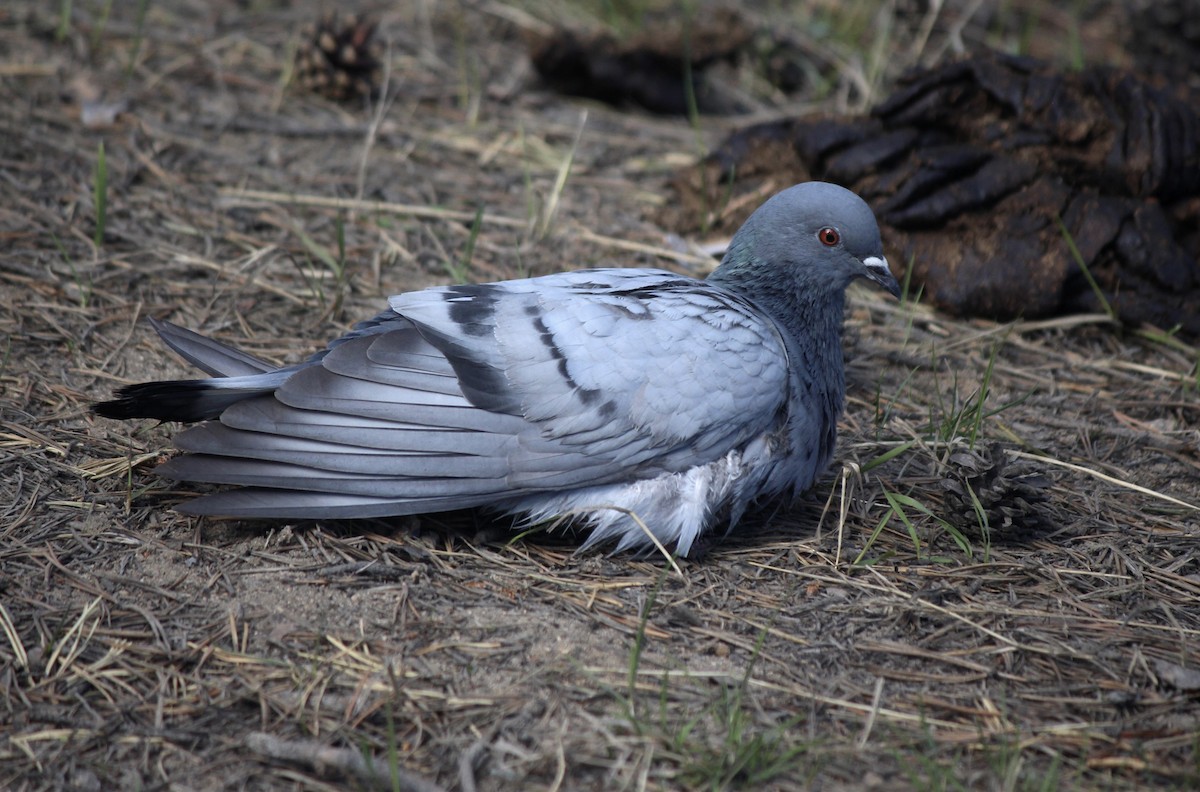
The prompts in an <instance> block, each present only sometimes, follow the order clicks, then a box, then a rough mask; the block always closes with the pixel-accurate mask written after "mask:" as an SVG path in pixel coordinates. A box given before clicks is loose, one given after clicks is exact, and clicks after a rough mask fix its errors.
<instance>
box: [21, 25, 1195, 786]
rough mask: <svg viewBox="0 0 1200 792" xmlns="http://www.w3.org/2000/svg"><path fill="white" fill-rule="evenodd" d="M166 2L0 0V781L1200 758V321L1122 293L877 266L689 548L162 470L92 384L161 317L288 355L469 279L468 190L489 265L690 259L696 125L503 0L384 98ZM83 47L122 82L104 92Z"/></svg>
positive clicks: (495, 779) (710, 126)
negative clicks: (1167, 314)
mask: <svg viewBox="0 0 1200 792" xmlns="http://www.w3.org/2000/svg"><path fill="white" fill-rule="evenodd" d="M125 5H128V8H125V7H124V6H125ZM136 5H137V4H116V6H122V7H121V8H117V7H114V10H113V15H112V17H111V18H110V19H109V20H108V21H107V22H106V23H104V24H103V25H101V24H100V21H99V19H98V15H99V12H100V9H101V8H102V6H103V4H101V3H84V2H76V3H75V6H76V17H75V21H74V24H73V25H72V26H71V27H70V29H69V30H68V32H67V36H66V38H65V40H64V41H63V42H62V43H58V42H56V41H55V39H54V30H55V24H56V19H55V17H54V16H53V15H51V14H50V11H49V9H48V8H46V7H44V6H45V4H38V3H32V2H30V3H24V2H18V3H16V4H15V5H14V4H10V6H11V7H10V8H7V9H6V10H4V11H0V53H2V54H0V62H2V63H3V65H4V68H3V70H2V71H0V108H2V109H0V196H2V198H0V239H3V240H4V242H3V246H4V249H5V253H4V255H3V256H2V257H0V284H2V286H0V338H2V339H3V340H2V341H0V387H2V392H0V691H2V692H3V703H2V704H0V787H3V788H6V789H57V788H73V789H82V790H93V789H95V790H99V789H109V788H143V789H163V788H174V789H218V788H220V789H224V788H240V789H284V788H287V789H313V790H317V789H333V788H345V787H346V786H349V787H350V788H381V789H395V788H398V789H436V788H459V789H464V790H467V789H474V788H480V789H554V790H558V789H564V790H565V789H614V788H627V789H641V788H651V789H691V788H724V787H738V786H741V787H744V788H749V789H759V788H772V789H776V788H777V789H806V788H810V787H812V786H816V785H818V784H819V785H821V786H822V787H824V788H850V789H857V788H864V789H865V788H876V787H878V788H888V789H894V788H914V789H929V788H937V789H944V788H951V789H954V788H962V789H967V788H969V789H1003V790H1012V789H1053V788H1060V787H1061V788H1069V789H1085V788H1087V789H1090V788H1110V789H1135V788H1138V789H1141V788H1148V787H1163V788H1169V787H1174V788H1179V789H1184V788H1194V787H1195V786H1196V785H1197V784H1198V783H1200V750H1198V749H1200V715H1198V714H1197V713H1198V712H1200V652H1198V650H1197V647H1198V646H1200V607H1198V606H1197V602H1198V601H1200V544H1198V543H1197V539H1200V512H1198V510H1197V508H1198V507H1197V504H1200V431H1198V430H1197V428H1196V427H1197V426H1198V425H1200V396H1198V394H1197V387H1198V382H1197V374H1196V365H1197V361H1198V359H1200V352H1198V350H1197V349H1196V348H1195V347H1194V346H1189V345H1188V344H1187V343H1185V342H1181V341H1179V340H1177V339H1173V338H1159V339H1155V338H1150V337H1147V336H1145V335H1139V334H1137V333H1133V332H1130V331H1128V330H1122V329H1120V328H1117V327H1114V326H1112V325H1111V324H1109V323H1107V321H1106V320H1104V319H1103V318H1097V317H1072V318H1068V319H1064V320H1061V321H1055V322H1044V323H1038V324H1032V323H1030V324H1015V325H1003V326H998V325H995V324H991V323H987V322H964V321H957V320H953V319H949V318H947V317H944V316H939V315H937V314H934V313H932V312H930V311H929V310H927V309H925V308H924V307H922V306H919V305H913V304H912V303H911V302H906V303H905V304H902V305H898V304H896V303H894V302H891V301H889V300H887V299H886V298H884V297H882V296H880V295H878V294H876V293H873V292H865V291H863V292H855V294H854V295H853V296H852V299H851V312H850V331H849V333H848V354H849V356H850V359H851V363H850V369H849V375H848V376H849V381H850V404H849V407H848V415H847V418H846V422H845V425H844V426H843V433H842V439H841V445H840V451H839V457H838V459H839V463H838V465H837V466H836V467H835V470H834V471H833V473H832V474H831V475H830V476H829V477H827V479H826V480H825V481H824V482H823V483H822V484H821V485H820V486H818V487H817V488H816V490H815V491H814V492H813V493H812V494H811V495H810V497H809V498H808V499H807V500H806V501H804V502H803V503H801V504H799V505H798V506H797V507H796V508H795V509H793V510H790V511H787V512H780V513H778V514H775V515H769V516H768V518H767V519H764V520H763V521H762V522H761V524H760V525H758V526H751V527H750V529H748V530H747V531H745V532H742V533H739V535H738V536H736V537H731V538H730V539H729V540H728V541H726V542H723V543H719V544H714V546H713V547H712V548H711V549H710V551H709V552H708V553H707V554H706V555H705V556H704V557H702V558H699V559H693V560H687V561H680V562H679V566H680V572H679V573H677V572H675V571H673V570H671V569H669V568H664V564H663V563H662V561H661V559H657V560H656V559H650V560H645V559H633V558H628V557H623V556H622V557H613V558H608V557H603V556H596V555H587V556H576V555H573V554H572V547H573V544H572V543H571V542H570V540H569V537H566V538H565V537H561V536H549V537H526V538H521V539H518V540H516V541H508V540H509V539H510V538H511V537H510V536H509V534H508V533H507V532H506V531H505V529H504V528H503V526H496V525H493V524H491V523H490V522H488V520H487V519H486V518H485V517H483V516H480V515H448V516H445V517H437V518H423V519H420V520H415V519H414V520H408V521H404V522H402V523H401V524H388V523H381V522H371V523H366V524H344V523H342V524H321V525H295V526H293V525H280V524H248V523H247V524H242V523H232V524H231V523H217V522H201V521H192V520H189V519H186V518H183V517H180V516H178V515H176V514H174V513H173V512H171V511H170V510H169V507H170V505H171V504H172V503H174V502H175V500H176V499H177V495H178V494H177V493H175V492H173V491H171V490H170V489H169V488H168V485H167V484H166V483H164V482H162V481H159V480H157V479H155V478H154V477H153V476H152V475H150V474H149V473H148V469H149V467H150V466H152V464H153V463H154V461H155V460H157V459H159V458H160V457H161V456H162V455H164V454H167V453H169V435H170V429H171V428H170V427H155V426H149V425H140V426H139V425H134V426H125V425H119V424H116V423H113V422H106V421H98V420H96V419H93V418H92V417H90V416H89V415H88V414H87V411H86V409H87V405H88V403H89V401H91V400H93V399H95V398H98V397H102V396H104V395H106V394H107V393H108V392H109V391H110V390H111V388H112V387H113V386H115V385H118V384H121V383H125V382H130V381H136V380H142V379H147V378H160V377H166V376H175V375H181V374H183V373H184V370H183V368H182V366H181V364H179V363H178V362H176V361H173V359H172V358H171V356H170V355H169V354H168V353H167V352H166V351H165V350H164V349H163V348H161V347H160V346H159V345H158V344H157V343H156V341H155V340H154V339H153V338H151V333H150V332H149V329H148V328H147V327H146V325H145V323H144V322H143V321H142V317H144V316H145V315H148V314H149V315H155V316H165V317H170V318H171V319H172V320H174V321H177V322H180V323H182V324H185V325H188V326H192V327H196V328H199V329H202V330H203V331H205V332H209V333H212V334H214V335H215V336H217V337H218V338H222V339H225V340H229V341H232V342H235V343H237V344H239V345H240V346H243V347H244V348H246V349H248V350H249V351H251V352H253V353H255V354H258V355H261V356H264V357H267V358H270V359H274V360H294V359H296V358H298V357H300V356H302V355H303V354H305V353H307V352H308V351H310V350H311V349H313V348H314V347H315V346H317V345H318V344H319V343H321V342H322V341H323V340H324V339H325V338H327V337H329V336H330V335H332V334H334V333H336V332H338V331H339V330H341V329H342V328H344V327H345V325H346V324H347V323H349V322H350V321H352V320H353V319H355V318H358V317H362V316H367V315H370V314H371V313H373V312H374V311H375V310H376V309H377V307H378V306H379V305H380V304H381V297H382V295H384V294H388V293H394V292H397V291H401V290H404V289H408V288H413V287H419V286H423V285H428V284H431V283H434V282H445V281H447V280H449V279H450V277H451V275H450V274H449V272H450V271H451V270H452V269H453V268H454V267H458V266H462V265H463V261H464V259H463V254H464V251H465V250H466V247H467V245H468V241H469V240H470V239H471V224H472V221H473V220H474V218H475V216H476V211H477V209H478V208H479V207H483V209H484V213H483V216H482V222H481V224H480V227H479V232H478V236H477V238H476V239H475V240H474V243H475V247H474V252H473V254H472V255H471V256H470V261H469V272H467V273H466V275H467V276H468V277H470V278H471V279H474V280H488V279H494V278H499V277H509V276H513V275H515V274H518V273H522V274H538V273H544V272H549V271H554V270H558V269H561V268H564V267H583V266H589V265H604V264H627V265H648V264H652V265H655V266H674V267H682V268H685V269H692V268H695V267H697V266H699V260H697V259H695V258H694V257H690V256H674V257H672V256H670V255H669V254H668V251H667V244H666V242H665V241H664V237H663V233H662V230H661V229H658V228H656V227H655V226H654V225H653V223H652V222H651V221H649V220H648V219H646V218H647V217H649V216H651V215H652V214H653V210H654V209H655V208H656V207H657V206H658V205H660V204H661V203H662V202H663V201H664V200H667V197H666V195H665V192H664V189H665V188H664V185H665V182H666V177H667V176H668V175H669V174H670V173H671V172H672V171H673V170H674V169H676V168H678V167H680V166H682V165H685V164H686V163H687V162H689V161H690V160H691V158H692V157H694V155H695V153H696V150H695V145H696V132H695V130H693V129H692V128H690V127H689V126H688V125H687V124H686V123H685V122H680V121H674V120H670V119H651V118H646V117H644V116H641V115H638V114H624V113H620V112H616V111H613V110H609V109H606V108H602V107H596V106H593V107H589V108H588V116H587V124H586V127H585V128H584V130H583V134H582V135H581V136H580V137H579V138H578V140H577V139H576V135H577V130H578V129H579V125H580V117H581V111H580V108H579V106H578V105H577V104H574V103H571V102H568V101H564V100H561V99H559V98H556V97H554V96H550V95H547V94H545V93H543V92H541V91H540V90H537V89H536V87H535V86H533V85H531V78H530V75H529V67H528V65H527V63H526V62H525V60H524V59H523V58H522V57H521V51H522V50H521V48H522V44H521V38H520V30H519V28H520V26H521V22H522V20H524V19H525V17H524V16H523V14H524V13H525V12H524V11H522V10H521V9H518V8H514V7H511V6H502V5H498V4H486V3H485V4H483V5H482V6H480V7H475V6H471V7H470V9H468V7H466V6H459V5H457V4H453V3H451V4H445V5H432V4H430V6H429V7H428V8H426V6H425V5H423V4H414V8H415V9H416V10H399V11H394V10H393V11H387V12H386V13H385V14H384V15H383V17H382V21H383V26H382V29H383V30H385V31H387V32H388V34H389V35H390V36H391V38H392V41H391V44H392V53H393V58H392V61H393V67H392V73H391V74H390V75H389V80H390V84H391V85H392V86H394V88H395V98H394V100H393V101H392V102H391V104H390V105H389V106H388V107H387V108H386V112H384V113H381V114H378V115H376V114H374V112H373V111H372V110H370V109H358V108H351V109H343V108H336V107H333V106H331V105H328V104H326V103H324V102H320V101H318V100H315V99H309V98H306V97H305V96H303V95H298V94H295V93H293V92H290V91H288V90H286V88H285V85H284V82H283V78H281V75H284V74H286V68H285V66H286V56H287V53H288V52H289V49H290V48H291V47H293V46H294V44H295V41H296V31H298V30H299V28H300V27H301V25H302V24H303V23H304V22H306V21H309V20H310V19H311V18H312V17H313V15H314V12H313V10H312V7H311V6H312V5H315V4H308V3H295V4H291V5H290V6H289V7H288V10H281V9H276V8H274V7H270V8H268V7H267V6H265V5H263V4H251V7H252V8H254V9H258V10H251V11H247V10H243V9H242V7H241V6H240V5H237V4H217V5H215V6H210V4H207V3H200V2H195V3H188V2H179V3H170V4H167V3H151V4H149V10H148V13H147V17H146V21H145V24H144V28H143V29H142V32H140V33H139V27H138V25H137V24H136V18H135V15H134V11H135V7H136ZM815 5H818V6H821V7H822V8H826V9H827V8H828V4H823V3H816V4H815ZM421 9H426V10H428V11H429V14H428V15H426V14H423V13H421ZM534 10H536V9H534ZM514 20H516V21H514ZM928 41H929V42H930V46H931V47H932V46H934V44H935V43H936V42H935V41H934V39H928ZM135 43H136V44H137V46H136V47H135V46H134V45H135ZM135 51H136V56H135V58H136V59H135V61H134V65H133V67H132V69H131V71H130V72H129V73H130V74H131V77H130V78H129V79H128V81H126V78H125V74H126V68H127V63H128V61H129V58H130V55H131V53H133V52H135ZM838 51H841V50H838ZM848 68H849V67H848ZM873 78H874V77H872V79H873ZM879 78H880V79H884V78H886V74H884V75H882V76H880V77H879ZM81 85H87V86H92V87H94V88H95V89H97V90H99V91H100V92H102V94H103V98H104V99H105V100H113V99H116V98H121V97H124V98H126V99H128V100H129V102H130V109H131V112H130V113H128V114H126V115H124V116H122V117H121V118H120V119H119V120H118V121H117V122H116V123H115V124H114V125H112V126H107V127H100V128H92V127H89V126H87V125H85V124H82V123H81V121H80V118H79V116H78V110H79V107H78V105H77V104H72V103H67V104H64V103H62V102H60V99H59V96H60V94H61V93H63V92H64V91H66V90H67V89H68V88H69V87H71V90H72V91H74V92H75V95H76V96H79V95H80V89H79V86H81ZM836 100H837V95H836V92H835V94H833V95H832V97H831V99H830V101H836ZM700 131H701V134H702V135H703V136H704V137H705V139H707V140H708V141H709V142H713V141H715V140H716V139H717V138H719V136H720V134H721V132H722V127H720V126H718V125H717V124H716V123H715V122H707V121H706V122H704V124H703V125H702V127H701V130H700ZM100 141H103V142H104V144H105V151H106V158H107V164H108V172H109V176H108V191H107V201H108V209H107V215H106V218H105V229H104V231H105V233H104V238H103V241H102V243H101V244H99V245H97V244H95V243H94V241H93V237H94V235H95V225H96V215H95V208H94V203H93V183H92V179H93V176H92V174H93V165H94V161H95V158H96V152H97V150H98V145H99V143H100ZM565 163H569V164H570V172H569V177H567V178H565V180H564V179H563V177H562V176H561V174H563V173H565V169H564V164H565ZM364 164H365V165H364ZM339 228H340V231H339ZM339 234H341V235H342V236H343V238H344V242H343V243H342V245H341V246H340V248H341V249H339V243H338V241H337V240H338V236H339ZM342 267H344V270H343V269H342ZM985 383H986V384H985ZM969 493H975V495H976V497H975V500H972V499H971V496H970V494H969ZM889 498H890V500H889ZM931 515H932V516H931ZM885 517H886V518H887V519H886V520H885Z"/></svg>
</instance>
